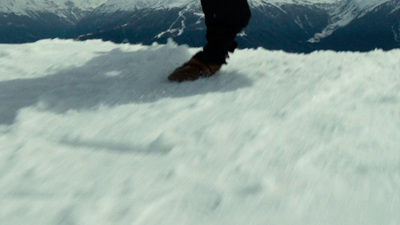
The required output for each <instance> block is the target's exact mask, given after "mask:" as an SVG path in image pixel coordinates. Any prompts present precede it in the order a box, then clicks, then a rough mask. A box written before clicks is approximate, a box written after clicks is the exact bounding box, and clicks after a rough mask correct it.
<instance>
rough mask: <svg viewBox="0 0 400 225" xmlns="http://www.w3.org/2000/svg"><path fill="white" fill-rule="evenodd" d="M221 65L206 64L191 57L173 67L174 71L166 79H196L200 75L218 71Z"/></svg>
mask: <svg viewBox="0 0 400 225" xmlns="http://www.w3.org/2000/svg"><path fill="white" fill-rule="evenodd" d="M221 66H222V65H207V64H204V63H202V62H200V61H199V60H198V59H196V58H194V57H193V58H191V59H190V60H189V61H188V62H187V63H185V64H183V65H182V66H181V67H178V68H177V69H175V71H174V72H172V73H171V75H169V76H168V80H170V81H177V82H182V81H193V80H197V79H199V78H200V77H209V76H212V75H214V74H215V73H216V72H218V71H219V70H220V69H221Z"/></svg>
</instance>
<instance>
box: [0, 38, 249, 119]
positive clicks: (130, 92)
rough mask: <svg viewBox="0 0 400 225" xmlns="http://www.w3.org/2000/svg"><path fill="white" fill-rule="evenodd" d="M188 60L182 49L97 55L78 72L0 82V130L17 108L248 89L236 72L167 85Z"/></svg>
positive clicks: (76, 106)
mask: <svg viewBox="0 0 400 225" xmlns="http://www.w3.org/2000/svg"><path fill="white" fill-rule="evenodd" d="M188 58H190V53H189V51H188V49H187V48H183V47H178V48H171V47H168V46H162V47H153V46H151V47H149V48H148V49H146V50H138V51H134V52H124V51H121V49H119V48H116V49H114V50H112V51H110V52H102V53H99V55H98V56H97V57H95V58H93V59H92V60H90V61H89V62H87V63H86V64H85V65H83V66H81V67H79V68H70V69H65V70H62V71H60V72H58V73H56V74H52V75H49V76H46V77H41V78H34V79H20V80H11V81H3V82H0V105H1V108H0V124H7V125H10V124H12V123H13V122H14V120H15V118H16V116H17V114H18V111H19V110H20V109H22V108H25V107H29V106H34V105H36V104H38V103H40V104H41V105H42V106H44V108H45V109H46V110H51V111H54V112H56V113H64V112H66V111H68V110H90V109H92V108H95V107H97V106H100V105H108V106H114V105H122V104H131V103H135V104H140V103H148V102H156V101H158V100H160V99H163V98H182V97H187V96H194V95H204V94H207V93H212V92H229V91H235V90H237V89H239V88H245V87H249V86H251V81H250V80H249V79H248V78H246V77H245V76H244V75H242V74H239V73H236V72H229V73H228V72H224V70H222V71H221V72H220V73H219V75H218V76H215V77H211V78H207V79H200V80H198V81H196V82H184V83H171V82H169V81H168V80H167V76H168V74H169V73H170V72H172V70H173V69H174V68H175V67H176V66H179V65H180V64H181V63H182V62H184V61H186V60H188Z"/></svg>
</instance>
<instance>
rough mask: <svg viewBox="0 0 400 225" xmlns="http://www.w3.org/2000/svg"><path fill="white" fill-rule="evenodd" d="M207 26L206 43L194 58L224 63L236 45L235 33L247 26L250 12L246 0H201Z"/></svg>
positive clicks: (211, 62)
mask: <svg viewBox="0 0 400 225" xmlns="http://www.w3.org/2000/svg"><path fill="white" fill-rule="evenodd" d="M201 6H202V7H203V12H204V15H205V21H206V26H207V36H206V37H207V44H206V45H205V46H204V48H203V51H201V52H199V53H197V54H196V55H195V58H197V59H199V60H200V61H202V62H204V63H207V64H224V63H226V61H225V59H226V56H227V55H228V52H233V51H234V50H235V48H236V47H237V42H236V41H235V38H236V35H237V34H238V33H239V32H240V31H241V30H242V29H243V28H244V27H246V26H247V24H248V22H249V20H250V16H251V12H250V8H249V5H248V3H247V0H201Z"/></svg>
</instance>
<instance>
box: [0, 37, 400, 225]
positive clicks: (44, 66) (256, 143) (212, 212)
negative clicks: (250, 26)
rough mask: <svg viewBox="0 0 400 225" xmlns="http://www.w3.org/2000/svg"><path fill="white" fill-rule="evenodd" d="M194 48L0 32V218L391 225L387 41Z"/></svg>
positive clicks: (397, 173)
mask: <svg viewBox="0 0 400 225" xmlns="http://www.w3.org/2000/svg"><path fill="white" fill-rule="evenodd" d="M197 50H198V49H193V48H188V47H186V46H176V45H175V44H174V43H172V42H170V43H168V44H166V45H158V44H154V45H152V46H141V45H128V44H123V45H117V44H113V43H108V42H101V41H87V42H74V41H71V40H69V41H62V40H43V41H39V42H37V43H32V44H23V45H0V105H1V107H0V199H1V201H0V224H4V225H21V224H30V225H47V224H80V225H89V224H96V225H101V224H104V225H109V224H114V225H115V224H118V225H128V224H129V225H131V224H134V225H189V224H190V225H204V224H207V225H214V224H215V225H232V224H235V225H260V224H279V225H310V224H318V225H377V224H379V225H398V224H400V216H399V211H400V192H399V190H400V151H399V149H400V75H399V71H400V63H399V58H400V50H392V51H389V52H383V51H379V50H377V51H373V52H368V53H352V52H341V53H337V52H332V51H321V52H314V53H312V54H309V55H303V54H288V53H284V52H281V51H267V50H264V49H257V50H246V49H245V50H238V51H237V52H235V54H233V55H232V56H231V59H230V60H229V64H228V65H226V66H224V67H223V68H222V70H221V71H220V72H219V73H218V74H217V75H216V76H214V77H210V78H203V79H200V80H198V81H195V82H184V83H171V82H168V81H167V75H168V73H169V72H171V71H172V70H173V69H174V68H175V67H176V66H178V65H180V64H181V63H183V62H184V61H185V60H187V59H188V58H189V57H190V56H191V55H192V54H193V53H195V52H196V51H197Z"/></svg>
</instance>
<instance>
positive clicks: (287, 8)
mask: <svg viewBox="0 0 400 225" xmlns="http://www.w3.org/2000/svg"><path fill="white" fill-rule="evenodd" d="M249 3H250V5H251V8H252V13H253V17H252V20H251V22H250V24H249V26H248V27H247V28H246V30H245V31H244V32H243V33H241V34H240V35H239V37H238V41H239V43H240V46H241V47H251V48H255V47H264V48H267V49H273V50H284V51H288V52H311V51H314V50H319V49H331V50H337V51H369V50H373V49H376V48H379V49H384V50H389V49H393V48H400V1H399V0H249ZM0 18H1V20H0V42H1V43H24V42H32V41H36V40H39V39H43V38H56V37H58V38H75V39H79V40H86V39H103V40H108V41H113V42H117V43H122V42H130V43H144V44H151V43H153V42H160V43H164V42H166V40H167V39H168V38H171V37H172V38H173V39H174V40H175V41H176V42H178V43H185V44H189V45H190V46H202V45H203V44H204V41H205V40H204V35H205V26H204V17H203V14H202V12H201V7H200V0H86V1H78V0H68V1H65V0H20V1H18V4H17V3H16V1H15V0H2V2H1V3H0Z"/></svg>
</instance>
